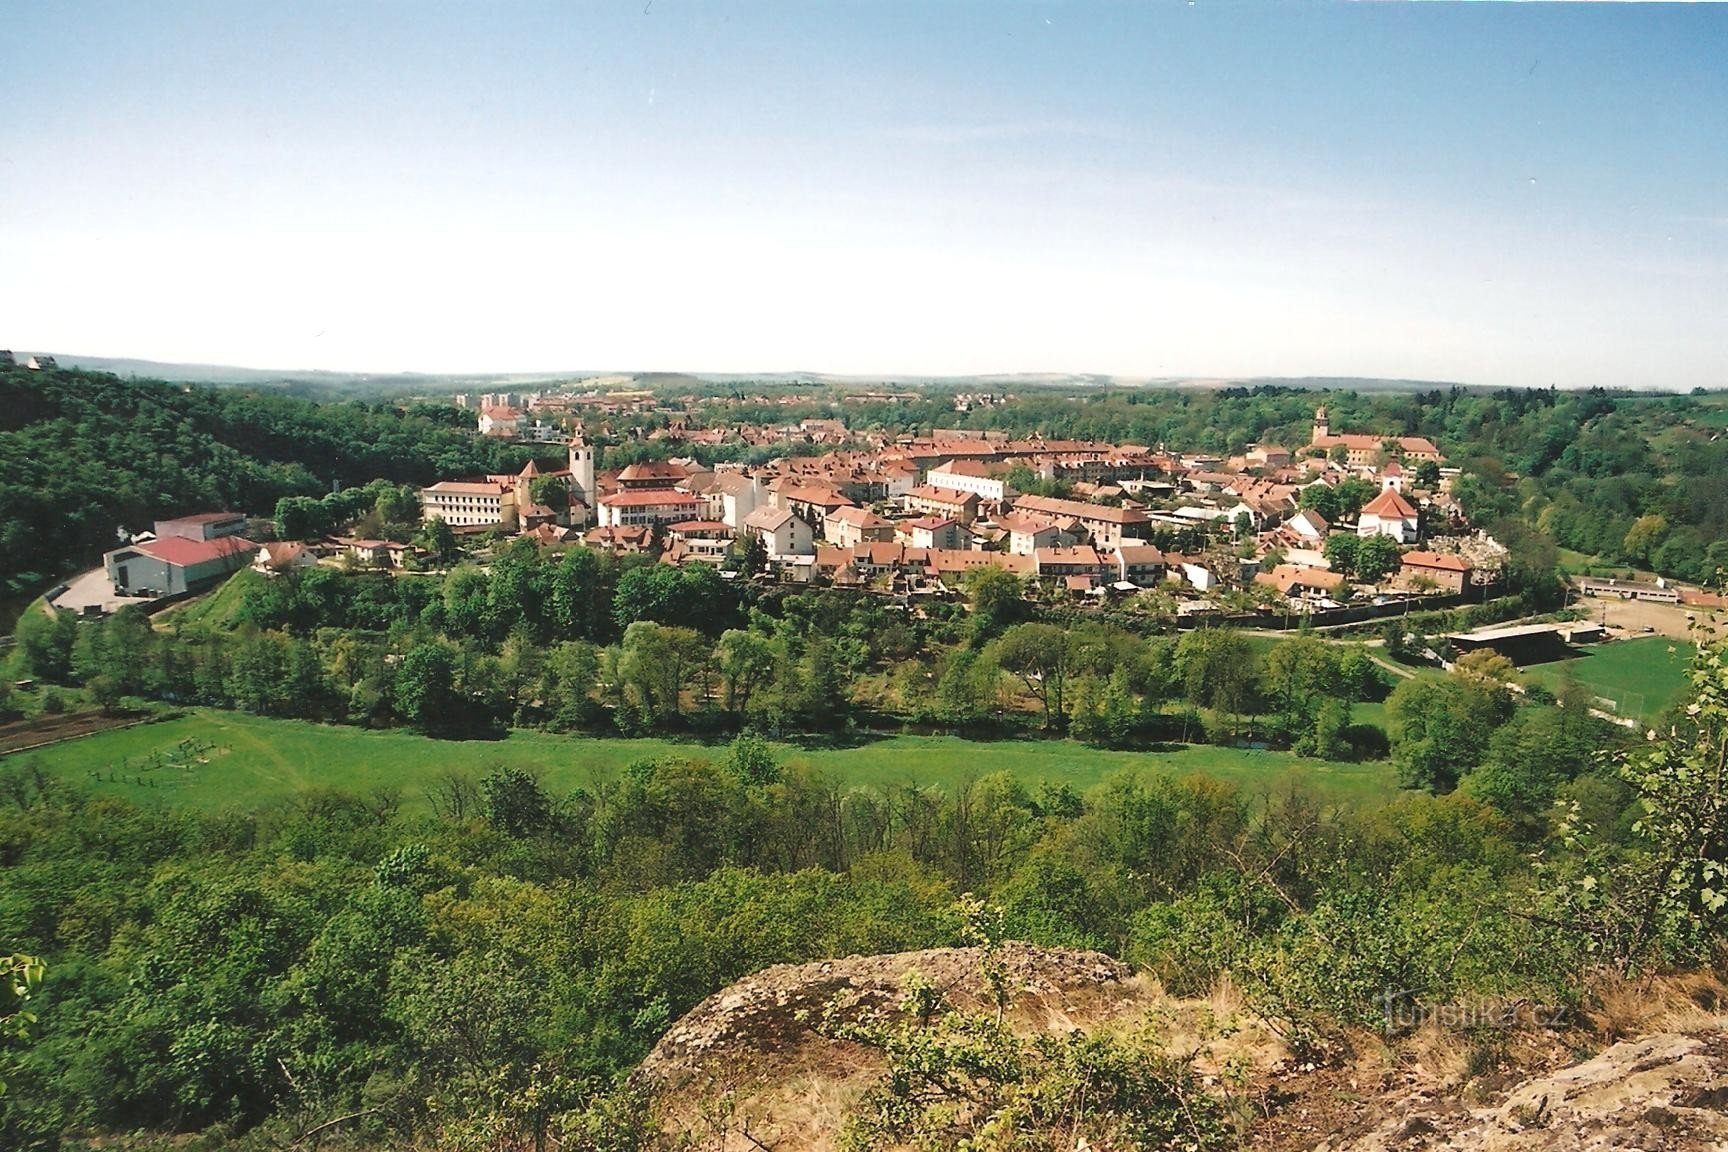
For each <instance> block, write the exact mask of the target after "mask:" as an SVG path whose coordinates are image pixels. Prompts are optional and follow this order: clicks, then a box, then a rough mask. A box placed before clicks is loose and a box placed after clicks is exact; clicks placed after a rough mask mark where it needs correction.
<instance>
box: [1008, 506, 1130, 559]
mask: <svg viewBox="0 0 1728 1152" xmlns="http://www.w3.org/2000/svg"><path fill="white" fill-rule="evenodd" d="M1014 511H1016V512H1032V513H1042V514H1043V515H1046V516H1051V517H1054V518H1056V519H1058V520H1073V521H1075V522H1076V523H1077V524H1079V526H1080V527H1081V528H1083V529H1085V530H1086V533H1087V535H1089V536H1090V537H1091V538H1092V544H1093V546H1094V547H1098V548H1114V547H1115V546H1116V545H1118V544H1120V543H1121V542H1122V540H1123V538H1124V537H1138V536H1140V534H1141V532H1142V530H1143V529H1145V528H1146V526H1147V525H1149V524H1151V523H1152V521H1151V518H1150V517H1148V516H1147V515H1146V513H1144V512H1142V511H1140V510H1139V509H1138V508H1115V507H1112V506H1110V505H1108V504H1086V503H1083V502H1082V501H1079V500H1059V499H1056V498H1055V497H1051V496H1022V497H1020V498H1019V499H1017V500H1015V501H1014Z"/></svg>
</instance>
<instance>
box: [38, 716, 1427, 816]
mask: <svg viewBox="0 0 1728 1152" xmlns="http://www.w3.org/2000/svg"><path fill="white" fill-rule="evenodd" d="M724 754H725V748H724V746H713V745H702V744H697V743H679V742H674V741H669V740H657V739H641V740H626V739H613V738H601V737H587V736H558V735H552V734H548V733H540V732H512V733H511V734H510V735H509V737H508V738H506V739H502V740H433V739H429V738H427V737H423V736H416V735H413V734H411V733H407V732H368V731H364V730H362V729H358V728H346V727H333V726H324V725H318V724H309V723H306V722H304V721H298V720H269V719H264V718H261V717H256V716H247V715H243V714H240V713H233V712H219V711H206V710H195V711H192V712H188V713H186V714H185V715H183V716H181V717H179V718H177V719H173V720H166V721H163V722H161V723H156V724H146V725H142V726H140V727H137V728H129V729H125V730H122V731H116V732H107V733H102V734H100V735H96V736H90V737H86V738H83V739H80V740H73V741H69V742H67V743H65V744H59V745H56V746H54V747H52V748H48V749H44V750H41V751H38V752H32V753H28V754H25V755H23V756H20V757H16V758H13V759H11V760H9V761H7V762H6V763H7V764H8V765H9V766H10V765H14V764H19V763H26V764H27V763H30V762H32V761H34V762H36V763H39V764H41V765H42V766H43V767H45V768H47V769H48V770H49V771H51V772H53V773H54V774H56V775H58V776H60V777H62V778H64V779H66V780H68V781H72V782H77V783H82V784H86V785H88V786H90V787H92V788H94V789H96V790H97V791H100V792H106V793H112V794H115V795H121V796H127V797H130V798H132V799H135V800H140V801H144V802H161V803H166V804H173V805H187V806H191V807H195V808H201V809H206V810H220V809H226V808H253V807H258V806H260V805H265V804H269V803H271V802H273V801H278V800H282V799H286V798H288V797H290V796H292V795H294V794H295V793H297V792H300V791H303V790H306V789H311V788H341V789H345V790H349V791H356V792H365V791H369V790H371V789H373V788H379V787H384V788H395V789H400V790H401V792H402V796H403V800H404V801H405V802H406V803H409V804H419V803H422V802H423V795H422V792H423V788H424V786H425V785H426V783H427V782H428V781H430V780H434V779H436V778H437V777H438V776H440V775H441V774H443V773H446V772H450V771H459V772H468V773H479V774H483V773H485V772H486V771H488V770H489V769H491V768H492V767H495V766H500V765H513V766H518V767H523V768H528V769H532V770H534V771H536V772H538V773H540V774H541V776H542V778H543V779H544V780H545V781H546V783H547V785H548V786H549V787H550V788H552V789H553V790H554V791H569V790H572V789H575V788H578V787H592V786H593V785H594V784H596V783H599V782H601V781H604V780H606V779H607V778H609V777H611V776H612V775H614V774H615V773H617V772H618V771H619V770H620V769H621V768H622V767H623V766H625V765H626V764H629V763H630V762H631V761H633V760H637V759H642V758H650V757H658V756H669V755H685V756H703V757H709V758H718V757H720V756H723V755H724ZM781 754H782V756H783V758H784V759H785V760H786V761H787V762H792V763H795V762H800V761H802V762H805V763H808V764H810V765H812V766H814V767H816V768H819V769H821V770H822V771H824V772H827V773H831V774H832V775H834V776H836V777H838V778H839V779H841V780H844V781H846V782H847V783H853V784H884V783H901V782H915V783H918V784H934V785H950V784H953V783H955V782H957V781H961V780H965V779H968V778H971V777H976V776H981V775H984V774H985V773H989V772H997V771H1007V772H1012V773H1013V774H1014V775H1016V776H1017V777H1019V778H1020V779H1022V780H1024V781H1026V782H1027V783H1028V784H1033V785H1035V784H1038V783H1041V782H1043V781H1046V780H1051V781H1060V782H1066V783H1069V784H1072V785H1073V786H1074V787H1076V788H1079V789H1085V788H1089V787H1091V786H1092V785H1094V784H1097V783H1098V782H1099V781H1101V780H1103V779H1104V778H1105V777H1106V776H1108V775H1110V774H1112V773H1114V772H1117V771H1120V770H1122V769H1128V768H1135V769H1142V770H1147V771H1157V772H1167V773H1173V774H1178V775H1188V774H1191V773H1204V774H1206V775H1210V776H1215V777H1217V778H1219V779H1222V780H1227V781H1230V782H1232V783H1234V784H1237V785H1239V786H1240V787H1242V788H1244V789H1246V790H1249V791H1261V790H1266V789H1271V788H1275V787H1277V786H1279V785H1280V784H1282V783H1284V782H1286V781H1288V780H1292V779H1294V780H1300V781H1302V782H1304V783H1305V784H1306V785H1308V786H1309V787H1311V788H1312V789H1313V790H1314V791H1315V792H1316V793H1317V794H1318V795H1320V796H1321V797H1323V798H1325V799H1327V800H1330V801H1338V802H1345V801H1350V802H1364V801H1365V802H1373V801H1376V800H1380V799H1384V798H1387V797H1390V796H1391V795H1393V794H1394V793H1395V792H1396V791H1397V781H1396V777H1395V774H1394V771H1393V769H1392V767H1391V766H1390V765H1389V764H1384V763H1379V764H1334V763H1329V762H1326V761H1317V760H1303V759H1300V758H1298V757H1296V756H1292V755H1290V754H1289V753H1284V752H1255V751H1248V750H1244V749H1236V748H1214V747H1210V746H1204V745H1191V746H1182V747H1179V748H1176V749H1175V750H1173V751H1169V752H1106V751H1099V750H1097V749H1093V748H1089V747H1087V746H1085V745H1083V744H1079V743H1075V742H1072V741H1065V740H1031V739H1029V740H1006V741H993V742H980V741H968V740H961V739H958V738H955V737H949V736H889V737H882V738H878V739H866V740H864V741H863V742H860V743H858V744H857V745H856V746H852V747H843V748H814V749H802V748H798V747H792V746H785V747H782V748H781Z"/></svg>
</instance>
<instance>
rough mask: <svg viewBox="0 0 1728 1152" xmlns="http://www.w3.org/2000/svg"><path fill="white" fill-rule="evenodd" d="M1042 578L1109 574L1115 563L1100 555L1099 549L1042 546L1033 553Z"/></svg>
mask: <svg viewBox="0 0 1728 1152" xmlns="http://www.w3.org/2000/svg"><path fill="white" fill-rule="evenodd" d="M1032 559H1033V563H1034V564H1036V565H1037V571H1038V575H1039V577H1040V578H1045V577H1068V576H1093V577H1096V576H1109V575H1113V574H1114V568H1115V565H1114V564H1112V563H1111V562H1110V561H1108V560H1106V559H1105V558H1104V557H1102V556H1100V555H1099V554H1098V552H1097V550H1095V549H1092V548H1088V547H1085V546H1083V545H1082V546H1080V547H1076V548H1040V549H1038V551H1036V552H1034V553H1033V554H1032Z"/></svg>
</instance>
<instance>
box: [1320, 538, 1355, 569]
mask: <svg viewBox="0 0 1728 1152" xmlns="http://www.w3.org/2000/svg"><path fill="white" fill-rule="evenodd" d="M1361 545H1362V541H1361V540H1359V539H1358V538H1357V537H1356V536H1355V535H1353V534H1352V533H1349V532H1333V533H1332V534H1331V535H1329V536H1327V537H1326V543H1325V545H1324V548H1323V551H1324V553H1325V556H1326V560H1327V562H1328V563H1330V564H1331V565H1332V570H1333V571H1334V572H1338V573H1341V574H1343V575H1345V576H1353V575H1355V574H1356V554H1357V553H1358V552H1359V551H1360V550H1361Z"/></svg>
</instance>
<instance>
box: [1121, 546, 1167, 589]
mask: <svg viewBox="0 0 1728 1152" xmlns="http://www.w3.org/2000/svg"><path fill="white" fill-rule="evenodd" d="M1111 558H1112V559H1113V560H1115V561H1116V578H1117V579H1118V580H1122V581H1126V582H1127V583H1129V584H1133V585H1135V586H1137V587H1140V588H1150V587H1152V586H1153V585H1154V584H1157V583H1158V582H1159V581H1160V580H1162V579H1164V568H1165V559H1164V553H1163V552H1162V551H1161V550H1159V549H1158V548H1155V547H1153V546H1152V545H1150V544H1118V545H1117V546H1116V551H1115V552H1114V553H1113V554H1112V556H1111Z"/></svg>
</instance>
